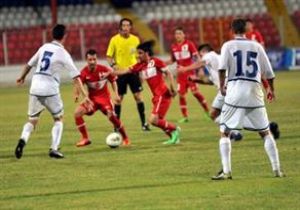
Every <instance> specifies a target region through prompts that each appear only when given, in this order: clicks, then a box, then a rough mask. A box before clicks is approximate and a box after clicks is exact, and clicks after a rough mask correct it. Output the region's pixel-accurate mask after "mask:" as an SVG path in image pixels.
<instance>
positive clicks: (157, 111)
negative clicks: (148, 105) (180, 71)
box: [152, 92, 172, 119]
mask: <svg viewBox="0 0 300 210" xmlns="http://www.w3.org/2000/svg"><path fill="white" fill-rule="evenodd" d="M171 101H172V96H171V94H170V93H169V92H167V93H165V94H164V95H161V96H154V97H153V98H152V104H153V109H152V114H154V115H158V117H159V118H161V119H162V118H164V117H165V116H166V114H167V111H168V109H169V107H170V105H171Z"/></svg>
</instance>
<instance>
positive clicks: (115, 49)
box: [106, 18, 150, 131]
mask: <svg viewBox="0 0 300 210" xmlns="http://www.w3.org/2000/svg"><path fill="white" fill-rule="evenodd" d="M131 28H132V20H130V19H128V18H123V19H121V20H120V23H119V33H118V34H116V35H114V36H113V37H112V38H111V39H110V42H109V46H108V49H107V52H106V56H107V61H108V63H109V64H110V66H111V67H114V66H115V65H117V66H118V67H119V68H121V69H127V68H128V67H130V66H132V65H134V64H136V63H137V60H136V47H137V46H138V45H139V44H140V40H139V38H138V37H137V36H135V35H133V34H131V33H130V32H131ZM117 85H118V92H119V95H120V99H121V100H120V101H119V102H116V104H115V112H116V115H117V117H118V118H119V119H120V116H121V103H122V100H123V97H124V95H125V94H126V92H127V85H129V87H130V90H131V92H132V94H133V96H134V99H135V101H136V104H137V109H138V112H139V115H140V119H141V124H142V130H143V131H149V130H150V129H149V125H148V124H147V123H146V119H145V105H144V102H143V99H142V95H141V91H142V90H143V87H142V84H141V81H140V79H139V76H138V75H135V74H126V75H122V76H119V77H118V79H117Z"/></svg>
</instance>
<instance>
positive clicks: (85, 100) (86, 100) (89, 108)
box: [82, 97, 94, 111]
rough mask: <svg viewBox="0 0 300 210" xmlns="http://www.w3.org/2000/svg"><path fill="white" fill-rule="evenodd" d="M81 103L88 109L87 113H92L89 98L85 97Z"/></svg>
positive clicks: (92, 107)
mask: <svg viewBox="0 0 300 210" xmlns="http://www.w3.org/2000/svg"><path fill="white" fill-rule="evenodd" d="M82 103H84V104H86V108H87V109H88V111H92V110H93V109H94V103H93V102H92V101H91V99H90V98H89V97H85V98H84V99H83V102H82Z"/></svg>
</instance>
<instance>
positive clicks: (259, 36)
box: [256, 31, 265, 45]
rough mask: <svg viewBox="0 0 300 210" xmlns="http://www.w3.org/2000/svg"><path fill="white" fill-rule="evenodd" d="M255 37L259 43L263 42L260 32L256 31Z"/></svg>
mask: <svg viewBox="0 0 300 210" xmlns="http://www.w3.org/2000/svg"><path fill="white" fill-rule="evenodd" d="M256 37H257V41H258V42H259V43H260V44H262V45H264V44H265V40H264V38H263V36H262V35H261V33H259V32H258V31H257V32H256Z"/></svg>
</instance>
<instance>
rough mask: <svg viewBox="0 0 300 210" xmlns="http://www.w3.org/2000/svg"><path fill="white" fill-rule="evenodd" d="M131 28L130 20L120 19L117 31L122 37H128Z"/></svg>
mask: <svg viewBox="0 0 300 210" xmlns="http://www.w3.org/2000/svg"><path fill="white" fill-rule="evenodd" d="M131 28H132V20H130V19H129V18H122V19H121V20H120V22H119V31H120V33H121V34H122V35H125V36H126V35H129V33H130V31H131Z"/></svg>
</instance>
